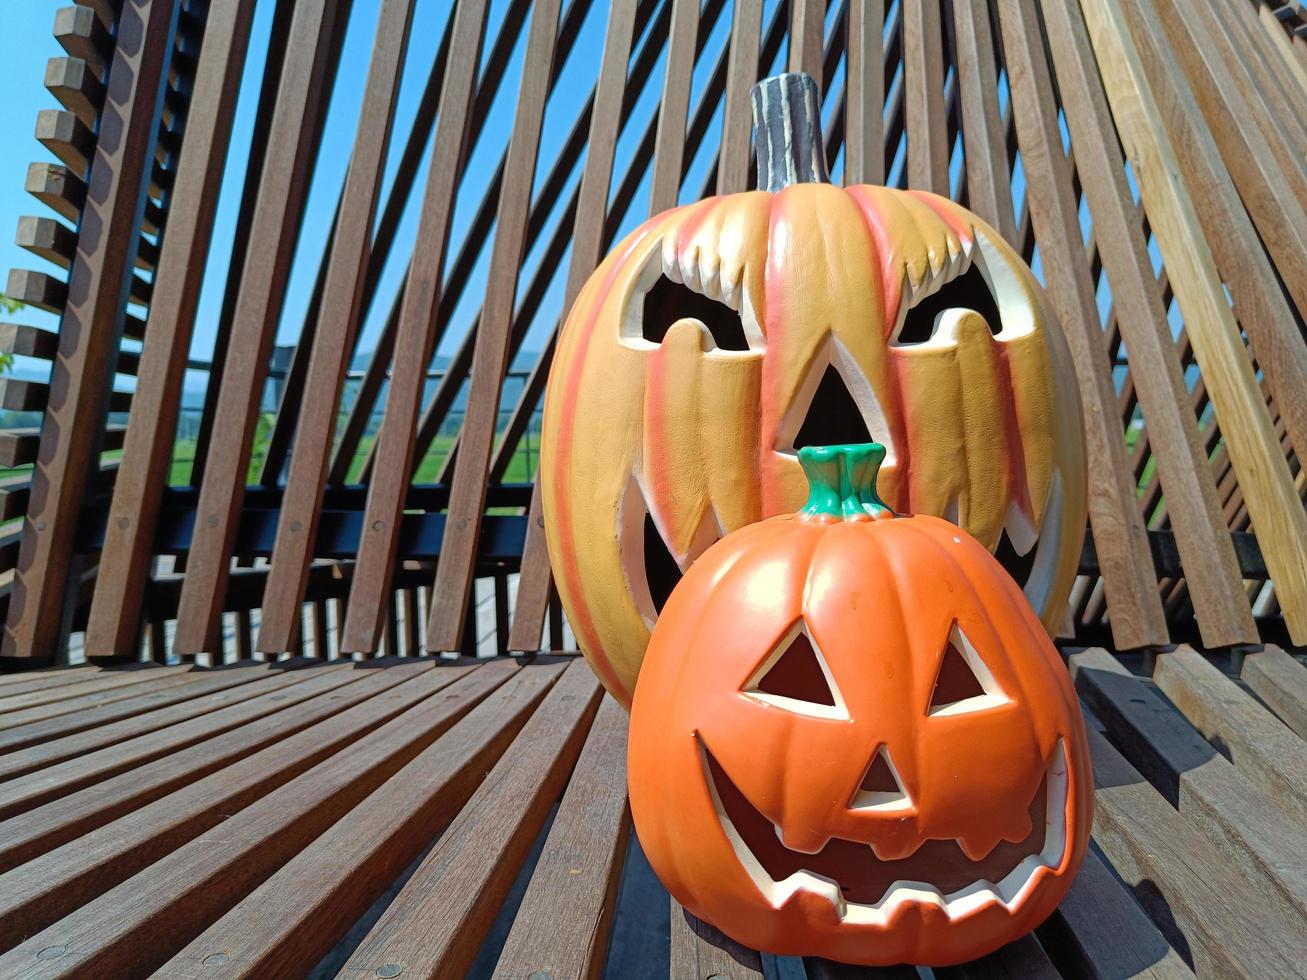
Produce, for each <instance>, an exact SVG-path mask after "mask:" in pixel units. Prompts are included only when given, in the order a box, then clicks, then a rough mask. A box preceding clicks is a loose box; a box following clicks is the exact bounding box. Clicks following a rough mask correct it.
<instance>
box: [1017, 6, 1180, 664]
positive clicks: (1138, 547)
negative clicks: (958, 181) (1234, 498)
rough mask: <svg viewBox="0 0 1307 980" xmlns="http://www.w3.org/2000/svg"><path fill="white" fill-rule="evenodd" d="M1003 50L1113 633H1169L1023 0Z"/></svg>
mask: <svg viewBox="0 0 1307 980" xmlns="http://www.w3.org/2000/svg"><path fill="white" fill-rule="evenodd" d="M998 9H999V14H1000V21H1001V24H1002V33H1003V50H1004V53H1005V55H1006V59H1007V65H1008V78H1009V82H1010V84H1011V86H1012V103H1013V106H1014V113H1015V116H1016V124H1017V135H1018V139H1019V142H1020V147H1021V160H1022V164H1023V169H1024V172H1025V176H1026V196H1027V209H1028V210H1029V212H1030V214H1031V217H1032V220H1033V222H1034V225H1035V230H1036V233H1037V235H1038V238H1039V254H1040V257H1041V260H1042V263H1043V269H1044V276H1045V280H1046V282H1047V284H1048V287H1049V290H1048V292H1049V300H1050V301H1051V303H1052V305H1053V308H1054V309H1055V310H1056V311H1057V313H1058V319H1059V320H1060V321H1061V323H1062V326H1063V328H1064V329H1065V331H1066V338H1067V343H1068V346H1069V347H1070V348H1071V355H1072V357H1073V359H1074V360H1075V364H1076V373H1077V374H1078V375H1079V378H1080V397H1081V401H1082V402H1083V403H1084V408H1085V441H1086V448H1087V449H1088V456H1089V468H1090V472H1092V473H1093V474H1094V479H1093V481H1092V482H1091V484H1090V487H1089V519H1090V524H1091V526H1092V528H1093V532H1094V547H1095V550H1096V551H1097V554H1098V562H1099V566H1100V568H1102V570H1103V579H1104V582H1105V583H1106V587H1107V595H1108V604H1109V608H1110V609H1111V613H1112V636H1113V638H1114V639H1115V640H1116V643H1117V645H1118V646H1120V647H1123V648H1130V647H1140V646H1147V645H1150V644H1162V643H1166V642H1167V640H1168V633H1167V625H1166V617H1165V614H1164V612H1163V610H1162V603H1161V600H1160V598H1159V596H1158V592H1157V579H1156V575H1155V573H1154V572H1153V561H1152V555H1151V554H1150V552H1149V549H1148V535H1147V529H1146V528H1145V527H1144V523H1143V521H1142V519H1141V518H1140V517H1139V513H1138V510H1137V508H1136V506H1135V486H1134V481H1133V479H1132V478H1131V475H1130V467H1129V463H1128V461H1127V459H1126V455H1125V441H1124V440H1123V439H1122V438H1121V428H1120V426H1119V425H1118V424H1117V422H1116V421H1115V415H1116V412H1115V407H1114V406H1115V404H1116V390H1115V388H1114V387H1113V385H1112V378H1111V374H1110V371H1109V365H1108V358H1107V350H1106V345H1105V339H1104V337H1103V331H1102V326H1101V324H1100V321H1099V317H1098V307H1097V303H1096V301H1095V299H1094V284H1093V282H1092V280H1091V279H1090V277H1089V268H1088V265H1087V264H1086V262H1085V249H1084V245H1083V238H1082V235H1081V231H1080V219H1079V216H1078V214H1077V210H1076V205H1075V202H1074V201H1073V200H1072V198H1071V193H1070V192H1071V163H1070V161H1068V160H1067V158H1066V156H1065V155H1064V154H1063V150H1062V136H1061V132H1060V131H1059V128H1058V122H1057V110H1056V108H1055V107H1054V105H1053V102H1052V80H1051V77H1050V74H1049V69H1048V64H1047V62H1046V61H1045V59H1044V44H1043V39H1042V38H1041V37H1040V34H1039V32H1038V27H1039V12H1038V9H1037V8H1036V6H1035V4H1034V3H1033V2H1032V0H1000V2H999V5H998Z"/></svg>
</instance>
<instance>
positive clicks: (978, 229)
mask: <svg viewBox="0 0 1307 980" xmlns="http://www.w3.org/2000/svg"><path fill="white" fill-rule="evenodd" d="M811 86H812V83H811V81H810V80H809V79H807V78H806V76H796V75H786V76H781V77H780V78H777V79H768V80H767V81H765V82H763V83H760V85H759V86H758V90H757V91H755V99H754V113H755V135H756V138H757V139H758V140H759V141H760V147H759V151H758V154H757V155H758V159H759V185H760V186H764V187H767V188H769V189H768V190H760V191H754V192H749V193H742V194H732V195H727V196H721V197H714V198H709V199H707V200H704V201H700V202H699V203H697V204H691V205H687V206H684V207H679V208H675V209H673V210H671V211H668V212H666V213H664V214H660V215H658V216H657V217H654V218H651V219H650V220H649V221H647V222H645V223H644V224H643V225H641V226H640V227H639V228H638V229H636V230H635V231H634V232H632V233H631V234H630V235H628V236H627V237H626V239H625V240H623V241H622V242H621V243H620V244H619V245H618V246H617V247H616V248H615V249H614V250H613V252H612V253H611V254H610V255H609V256H608V257H607V258H606V259H605V260H604V262H603V263H602V264H601V265H600V266H599V268H598V269H597V270H596V271H595V273H594V274H593V276H591V278H590V280H589V282H587V284H586V285H585V287H584V288H583V289H582V291H581V293H580V295H579V296H578V298H577V301H576V303H575V304H574V306H573V308H572V310H571V311H570V314H569V316H568V318H567V322H566V324H565V325H564V328H563V331H562V334H561V336H560V337H559V341H558V350H557V354H556V356H555V359H554V363H553V367H552V370H551V372H550V378H549V387H548V391H547V393H546V397H545V413H544V431H543V436H542V442H541V463H540V473H539V480H540V483H541V491H542V502H543V505H544V517H545V522H546V533H547V539H548V544H549V554H550V560H551V563H552V566H553V571H554V575H555V579H556V582H557V586H558V590H559V594H560V596H561V598H562V602H563V607H564V609H565V610H566V612H567V615H568V619H569V621H570V623H571V625H572V628H573V631H574V632H575V634H576V637H577V641H578V643H579V644H580V646H581V649H582V650H583V651H584V652H585V654H586V655H587V657H588V658H589V659H590V662H591V663H592V664H593V666H594V667H595V669H596V672H597V673H598V675H599V676H600V678H601V679H602V680H603V682H604V684H605V686H606V687H607V688H608V689H609V691H611V692H612V693H613V695H614V696H615V697H617V698H618V700H620V701H621V702H622V703H623V704H627V705H629V704H630V699H631V693H632V691H633V689H634V685H635V678H636V676H637V674H638V672H639V667H640V662H641V658H642V657H643V655H644V649H645V646H646V644H647V643H648V639H649V631H650V629H651V628H652V626H653V623H654V621H655V619H656V618H657V614H658V610H659V609H660V608H661V605H662V603H663V602H664V601H665V600H666V597H667V595H668V594H669V593H670V591H671V588H672V586H673V585H674V584H675V582H676V581H677V580H678V579H679V576H680V574H681V573H682V572H684V570H685V569H686V568H687V567H688V566H689V564H690V562H692V561H693V560H694V558H695V557H697V556H698V555H699V554H700V553H702V552H703V551H704V549H706V548H707V547H708V546H709V545H710V544H712V543H713V542H714V541H716V540H717V539H718V538H719V537H721V536H722V535H723V534H724V533H726V532H729V531H732V530H734V529H736V528H739V527H742V526H744V525H746V524H750V523H752V522H754V521H758V520H761V519H763V518H765V517H769V516H772V515H775V514H781V513H785V512H788V511H793V510H795V509H796V508H797V507H798V506H799V505H800V504H802V503H803V500H804V493H805V490H804V480H803V475H802V473H801V471H800V468H799V465H798V462H797V460H796V457H795V453H796V451H797V450H798V449H799V448H801V447H802V446H805V445H819V444H830V443H837V442H866V441H871V440H873V439H874V440H875V441H877V442H880V443H882V444H884V445H885V446H886V447H887V450H888V458H887V460H886V463H885V468H884V473H883V476H882V481H881V486H882V490H883V492H884V494H885V497H886V499H887V500H888V501H889V502H890V504H891V505H892V506H893V507H894V508H895V509H896V510H899V511H903V512H921V513H927V514H934V515H939V516H943V517H947V518H948V519H950V520H953V521H955V522H957V523H959V524H961V525H962V526H963V527H965V528H966V529H967V530H968V531H970V532H971V534H972V535H974V536H975V537H976V538H977V539H978V540H979V541H980V542H981V543H982V544H983V545H984V546H985V547H986V548H989V549H991V550H993V551H996V552H997V553H998V555H999V558H1000V560H1001V561H1002V562H1003V563H1004V565H1005V567H1007V568H1008V570H1009V571H1010V572H1011V573H1012V574H1013V575H1014V577H1015V578H1017V580H1018V582H1019V583H1020V584H1021V585H1022V586H1023V587H1024V589H1025V592H1026V595H1027V597H1028V598H1029V599H1030V601H1031V603H1032V604H1033V605H1034V607H1035V609H1036V610H1037V611H1038V613H1039V615H1040V617H1041V619H1042V620H1043V622H1044V625H1045V626H1046V627H1049V628H1052V627H1053V626H1054V625H1055V624H1056V623H1057V621H1058V619H1059V617H1060V616H1061V615H1062V613H1063V610H1064V608H1065V604H1066V599H1067V594H1068V592H1069V590H1070V587H1071V583H1072V580H1073V578H1074V575H1075V570H1076V564H1077V559H1078V556H1079V553H1080V549H1081V545H1082V543H1083V533H1084V523H1085V491H1084V479H1085V474H1084V469H1085V461H1084V443H1083V438H1082V435H1081V429H1080V421H1079V416H1080V401H1079V394H1078V389H1077V386H1076V379H1075V375H1074V373H1073V368H1072V365H1071V361H1070V358H1069V355H1068V353H1067V350H1066V345H1065V341H1064V339H1063V337H1062V334H1061V330H1060V328H1059V326H1058V324H1057V322H1056V320H1055V319H1054V316H1053V313H1052V311H1051V310H1050V308H1049V306H1048V304H1047V302H1046V300H1045V298H1044V296H1043V295H1042V293H1041V290H1040V287H1039V285H1038V283H1037V282H1036V281H1035V279H1034V277H1033V276H1032V274H1031V273H1030V270H1029V269H1028V268H1027V267H1026V265H1025V264H1024V263H1023V262H1022V261H1021V258H1020V257H1019V256H1018V255H1017V254H1016V252H1014V251H1013V250H1012V248H1011V247H1009V246H1008V245H1007V243H1005V242H1004V241H1003V240H1002V238H1001V237H1000V236H999V235H998V233H997V232H996V231H995V230H994V229H993V228H991V227H990V226H989V225H987V224H985V223H984V222H983V221H981V220H980V219H979V218H977V217H976V216H975V215H974V214H972V213H971V212H969V211H967V210H966V209H965V208H962V207H960V206H958V205H956V204H953V203H951V202H950V201H948V200H945V199H944V198H941V197H937V196H935V195H932V194H927V193H922V192H915V191H898V190H891V189H887V188H884V187H869V186H856V187H846V188H840V187H834V186H832V185H830V184H828V183H824V182H822V181H823V180H824V178H825V168H824V164H823V163H822V161H821V157H820V152H819V151H816V150H815V149H814V148H815V147H819V146H820V134H819V132H818V131H817V130H816V129H815V128H814V127H813V125H812V122H811V120H813V119H816V118H818V117H817V115H816V111H815V96H814V95H813V90H812V88H811ZM768 92H771V93H772V95H773V96H774V97H775V98H773V101H772V105H771V106H767V105H764V103H765V102H766V99H767V93H768ZM778 105H779V106H781V108H780V109H778V108H777V106H778ZM778 113H781V114H782V115H784V113H788V115H787V116H784V118H783V119H782V122H783V126H782V124H781V123H778V122H777V114H778ZM769 114H770V118H768V117H769ZM760 118H761V119H762V120H763V122H765V125H761V126H760V125H758V123H759V120H760ZM805 125H806V126H807V127H808V129H806V130H805V129H804V126H805ZM781 129H784V130H785V132H783V133H782V132H781ZM805 133H806V134H807V135H806V137H805V135H804V134H805ZM764 137H767V139H765V140H764Z"/></svg>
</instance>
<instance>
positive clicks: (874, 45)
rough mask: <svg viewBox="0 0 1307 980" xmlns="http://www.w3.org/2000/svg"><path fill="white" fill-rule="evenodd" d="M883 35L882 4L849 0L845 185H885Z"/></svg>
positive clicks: (876, 1) (878, 1) (879, 2)
mask: <svg viewBox="0 0 1307 980" xmlns="http://www.w3.org/2000/svg"><path fill="white" fill-rule="evenodd" d="M884 31H885V2H884V0H850V3H849V56H848V60H847V62H846V64H845V68H846V71H847V81H846V82H845V88H846V90H847V91H848V124H847V128H846V138H845V143H846V146H845V150H844V183H845V184H883V183H884V182H885V146H884V139H885V137H884V111H885V52H884V40H883V38H884Z"/></svg>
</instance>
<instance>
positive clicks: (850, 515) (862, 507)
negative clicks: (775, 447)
mask: <svg viewBox="0 0 1307 980" xmlns="http://www.w3.org/2000/svg"><path fill="white" fill-rule="evenodd" d="M884 461H885V447H884V446H882V445H881V444H880V443H878V442H862V443H853V444H850V445H845V446H805V447H804V448H803V449H800V450H799V464H800V465H801V466H802V467H803V472H804V475H806V476H807V477H808V502H807V503H806V504H804V505H803V507H802V509H800V511H799V516H800V517H815V518H823V517H834V518H836V519H838V520H844V521H865V520H866V519H867V518H868V517H869V516H870V517H872V518H879V517H893V516H894V511H892V510H891V509H890V508H889V505H887V504H886V503H885V501H883V500H881V499H880V495H879V494H877V493H876V475H877V474H878V473H879V472H880V464H881V463H883V462H884Z"/></svg>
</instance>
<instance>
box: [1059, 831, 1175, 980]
mask: <svg viewBox="0 0 1307 980" xmlns="http://www.w3.org/2000/svg"><path fill="white" fill-rule="evenodd" d="M1055 914H1056V915H1058V916H1059V917H1060V918H1061V919H1062V920H1063V921H1064V922H1065V923H1066V925H1067V926H1068V927H1069V928H1068V932H1069V933H1070V935H1071V937H1072V939H1073V941H1074V943H1075V945H1076V947H1077V950H1078V951H1079V954H1080V956H1081V957H1082V958H1083V959H1084V961H1085V962H1087V963H1088V964H1089V967H1090V969H1091V970H1092V973H1093V975H1094V976H1096V977H1141V978H1148V980H1185V978H1187V977H1192V976H1193V971H1192V970H1190V969H1189V967H1188V965H1187V964H1186V963H1185V962H1184V960H1183V959H1181V957H1180V954H1179V953H1177V952H1176V951H1175V950H1174V949H1173V948H1172V947H1171V944H1170V943H1168V942H1167V941H1166V938H1165V937H1164V936H1163V935H1162V934H1161V933H1160V932H1158V931H1157V927H1156V926H1155V925H1153V922H1152V920H1151V919H1149V918H1148V916H1147V914H1146V913H1145V912H1144V910H1143V909H1141V908H1140V907H1139V906H1138V905H1137V904H1136V903H1135V900H1134V898H1133V897H1132V896H1131V895H1130V894H1129V893H1128V892H1127V891H1126V889H1125V886H1124V885H1122V884H1121V882H1119V881H1118V880H1117V879H1116V878H1115V877H1114V876H1113V874H1112V872H1111V871H1110V870H1109V869H1108V866H1107V865H1106V864H1105V863H1104V862H1103V859H1102V858H1100V857H1099V856H1098V854H1097V853H1095V852H1094V851H1093V850H1090V851H1089V852H1088V853H1087V854H1086V855H1085V863H1084V864H1082V865H1081V866H1080V872H1079V873H1078V874H1077V875H1076V880H1075V883H1074V884H1073V885H1072V886H1071V891H1070V892H1068V893H1067V897H1066V898H1064V899H1062V904H1061V905H1059V906H1058V909H1057V912H1056V913H1055Z"/></svg>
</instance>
